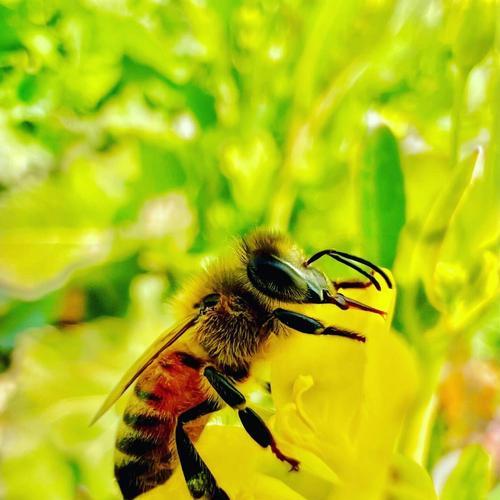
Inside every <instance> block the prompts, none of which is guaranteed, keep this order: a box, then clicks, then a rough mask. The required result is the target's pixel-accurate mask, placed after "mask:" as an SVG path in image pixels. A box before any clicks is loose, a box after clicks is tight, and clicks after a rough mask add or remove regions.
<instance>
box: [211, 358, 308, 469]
mask: <svg viewBox="0 0 500 500" xmlns="http://www.w3.org/2000/svg"><path fill="white" fill-rule="evenodd" d="M203 373H204V375H205V377H206V378H207V380H208V381H209V383H210V385H211V386H212V387H213V388H214V390H215V392H217V394H218V395H219V396H220V398H221V399H222V400H223V401H224V402H225V403H226V404H227V405H228V406H230V407H231V408H233V409H235V410H238V416H239V418H240V421H241V423H242V425H243V427H244V429H245V430H246V431H247V433H248V434H249V436H250V437H251V438H252V439H253V440H254V441H255V442H256V443H257V444H259V445H260V446H262V448H267V447H268V446H269V447H270V448H271V451H272V452H273V453H274V455H275V456H276V457H277V458H278V459H279V460H281V461H283V462H287V463H288V464H290V466H291V470H294V471H297V470H299V465H300V464H299V461H298V460H295V459H294V458H291V457H288V456H286V455H285V454H284V453H282V452H281V451H280V449H279V448H278V445H277V444H276V441H275V439H274V437H273V435H272V433H271V431H270V429H269V427H267V425H266V423H265V422H264V420H262V418H261V417H260V416H259V415H258V414H257V413H256V412H255V411H254V410H252V409H251V408H249V407H248V406H246V403H247V402H246V399H245V396H244V395H243V394H242V393H241V392H240V391H239V390H238V389H237V388H236V387H235V385H234V384H233V382H232V381H231V380H229V378H228V377H226V376H225V375H224V374H223V373H221V372H219V371H218V370H216V369H215V368H214V367H212V366H208V367H206V368H205V370H204V372H203Z"/></svg>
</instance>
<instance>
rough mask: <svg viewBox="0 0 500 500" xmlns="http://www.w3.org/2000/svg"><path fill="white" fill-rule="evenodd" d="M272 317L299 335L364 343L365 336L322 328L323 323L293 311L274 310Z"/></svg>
mask: <svg viewBox="0 0 500 500" xmlns="http://www.w3.org/2000/svg"><path fill="white" fill-rule="evenodd" d="M273 316H274V317H275V318H276V319H277V320H278V321H280V322H281V323H283V324H284V325H286V326H288V327H290V328H293V329H294V330H297V331H298V332H301V333H308V334H312V335H336V336H338V337H346V338H348V339H352V340H357V341H358V342H365V341H366V338H365V336H364V335H361V334H360V333H356V332H352V331H350V330H344V329H341V328H337V327H335V326H324V325H323V323H321V322H320V321H318V320H317V319H314V318H311V317H309V316H306V315H305V314H301V313H298V312H295V311H289V310H287V309H275V310H274V311H273Z"/></svg>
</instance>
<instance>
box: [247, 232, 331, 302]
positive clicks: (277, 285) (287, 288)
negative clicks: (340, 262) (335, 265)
mask: <svg viewBox="0 0 500 500" xmlns="http://www.w3.org/2000/svg"><path fill="white" fill-rule="evenodd" d="M240 254H241V260H242V262H243V264H244V265H245V266H246V271H247V276H248V279H249V280H250V283H251V284H252V285H253V286H254V287H255V288H256V289H257V290H258V291H259V292H261V293H262V294H264V295H266V296H267V297H269V298H272V299H275V300H279V301H282V302H299V303H300V302H308V303H321V302H323V295H324V292H325V291H326V290H328V285H327V280H326V278H325V276H324V275H323V274H322V273H321V272H320V271H318V270H316V269H314V268H308V267H306V265H305V258H304V254H303V252H302V250H300V249H299V248H298V247H297V246H296V245H295V244H294V243H292V242H291V241H290V240H289V239H288V237H286V236H285V235H283V234H280V233H276V232H269V231H256V232H254V233H252V234H251V235H250V236H248V237H247V238H245V239H244V240H243V243H242V245H241V252H240Z"/></svg>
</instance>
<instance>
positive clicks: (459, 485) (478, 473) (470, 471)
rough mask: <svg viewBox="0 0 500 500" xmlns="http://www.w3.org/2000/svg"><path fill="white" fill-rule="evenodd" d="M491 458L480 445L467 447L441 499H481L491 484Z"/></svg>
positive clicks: (449, 478)
mask: <svg viewBox="0 0 500 500" xmlns="http://www.w3.org/2000/svg"><path fill="white" fill-rule="evenodd" d="M489 474H490V458H489V456H488V454H487V453H486V451H485V450H484V449H483V448H482V447H481V446H479V445H471V446H468V447H467V448H465V449H464V450H463V452H462V454H461V455H460V460H459V461H458V464H457V465H456V467H455V468H454V469H453V471H452V473H451V474H450V476H449V477H448V480H447V481H446V483H445V485H444V489H443V493H442V495H441V500H481V499H484V498H486V494H487V492H488V485H489Z"/></svg>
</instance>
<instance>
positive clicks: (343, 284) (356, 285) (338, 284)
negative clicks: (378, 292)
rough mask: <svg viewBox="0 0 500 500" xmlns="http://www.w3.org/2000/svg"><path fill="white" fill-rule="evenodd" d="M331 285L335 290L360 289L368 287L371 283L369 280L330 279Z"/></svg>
mask: <svg viewBox="0 0 500 500" xmlns="http://www.w3.org/2000/svg"><path fill="white" fill-rule="evenodd" d="M332 285H333V287H334V288H335V290H341V289H344V290H345V289H347V288H352V289H360V288H368V287H370V286H372V285H373V283H372V282H371V281H360V280H350V281H332Z"/></svg>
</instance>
